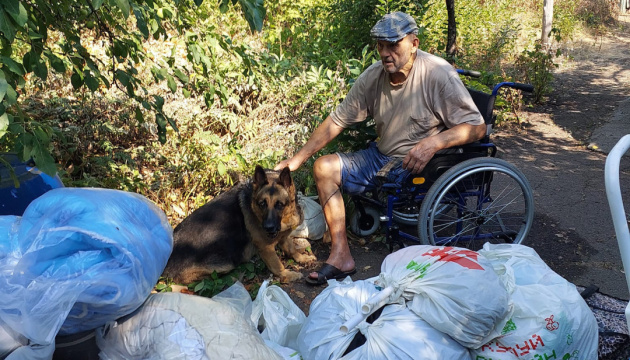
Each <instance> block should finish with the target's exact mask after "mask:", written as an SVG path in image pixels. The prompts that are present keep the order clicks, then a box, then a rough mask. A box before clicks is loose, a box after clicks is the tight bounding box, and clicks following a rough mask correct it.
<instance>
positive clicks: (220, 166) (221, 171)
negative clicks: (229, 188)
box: [217, 161, 227, 176]
mask: <svg viewBox="0 0 630 360" xmlns="http://www.w3.org/2000/svg"><path fill="white" fill-rule="evenodd" d="M217 171H218V172H219V175H221V176H223V175H225V173H226V172H227V169H226V167H225V164H224V163H223V162H222V161H219V163H218V164H217Z"/></svg>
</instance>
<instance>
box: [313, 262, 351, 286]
mask: <svg viewBox="0 0 630 360" xmlns="http://www.w3.org/2000/svg"><path fill="white" fill-rule="evenodd" d="M316 272H317V279H313V278H312V277H310V276H309V277H307V278H306V283H307V284H310V285H322V284H325V283H327V282H328V280H331V279H335V280H342V279H345V278H346V277H347V276H350V275H354V274H355V273H356V272H357V269H352V270H350V271H341V270H339V269H338V268H337V267H336V266H333V265H330V264H324V265H322V267H321V268H320V269H319V270H318V271H316Z"/></svg>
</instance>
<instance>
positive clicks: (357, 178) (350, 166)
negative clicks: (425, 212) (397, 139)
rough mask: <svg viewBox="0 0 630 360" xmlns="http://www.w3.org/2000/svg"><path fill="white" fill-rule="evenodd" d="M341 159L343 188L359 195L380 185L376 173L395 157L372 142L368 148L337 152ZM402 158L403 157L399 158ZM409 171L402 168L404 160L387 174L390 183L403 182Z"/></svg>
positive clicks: (351, 193)
mask: <svg viewBox="0 0 630 360" xmlns="http://www.w3.org/2000/svg"><path fill="white" fill-rule="evenodd" d="M337 156H339V160H341V188H342V190H343V191H344V193H346V194H350V195H357V194H361V193H364V192H366V191H371V190H374V189H376V188H377V187H378V185H379V181H380V180H379V179H377V177H376V175H377V173H378V171H379V170H381V168H382V167H383V166H385V164H387V163H388V162H390V161H392V160H394V159H395V158H394V157H390V156H387V155H383V154H382V153H381V152H380V151H379V150H378V148H377V147H376V143H375V142H372V143H370V144H369V145H368V147H367V149H364V150H360V151H357V152H353V153H337ZM399 160H402V159H399ZM408 174H409V171H407V170H403V169H402V161H399V163H398V164H397V165H396V166H394V168H393V169H391V170H390V171H389V172H388V174H387V182H388V183H397V184H400V183H402V182H403V181H404V180H405V178H407V175H408Z"/></svg>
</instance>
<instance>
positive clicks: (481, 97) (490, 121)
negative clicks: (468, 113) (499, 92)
mask: <svg viewBox="0 0 630 360" xmlns="http://www.w3.org/2000/svg"><path fill="white" fill-rule="evenodd" d="M468 92H469V93H470V96H471V97H472V99H473V102H474V103H475V105H477V109H479V112H480V113H481V116H483V120H484V121H485V122H486V125H491V126H492V125H494V117H493V116H492V110H493V109H494V100H495V98H496V96H494V95H492V94H488V93H485V92H483V91H477V90H474V89H470V88H469V89H468Z"/></svg>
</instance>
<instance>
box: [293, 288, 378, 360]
mask: <svg viewBox="0 0 630 360" xmlns="http://www.w3.org/2000/svg"><path fill="white" fill-rule="evenodd" d="M377 292H378V289H377V288H376V287H375V286H374V284H372V283H369V282H367V281H355V282H352V280H350V279H349V278H346V280H344V281H343V282H338V281H335V280H330V281H329V282H328V287H327V288H326V289H324V290H323V291H322V292H321V293H320V294H319V295H317V297H316V298H315V299H314V300H313V302H312V303H311V306H310V309H309V316H308V317H307V318H306V322H305V323H304V325H303V326H302V330H301V331H300V334H299V335H298V339H297V341H298V350H299V352H300V354H301V355H302V357H303V358H304V359H305V360H320V359H338V358H340V357H341V356H342V355H343V354H344V352H345V351H346V349H347V348H348V346H349V345H350V343H351V342H352V339H353V338H354V336H355V335H356V333H357V332H358V331H359V329H358V327H357V328H354V329H351V330H350V332H348V333H347V334H343V333H342V332H341V331H340V330H339V328H340V327H341V325H342V324H344V323H345V322H346V321H347V320H348V319H350V318H351V317H353V316H354V315H355V314H356V313H357V312H359V311H360V310H361V306H362V305H363V303H364V302H365V301H366V300H367V299H368V298H370V296H372V295H373V294H375V293H377Z"/></svg>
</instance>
